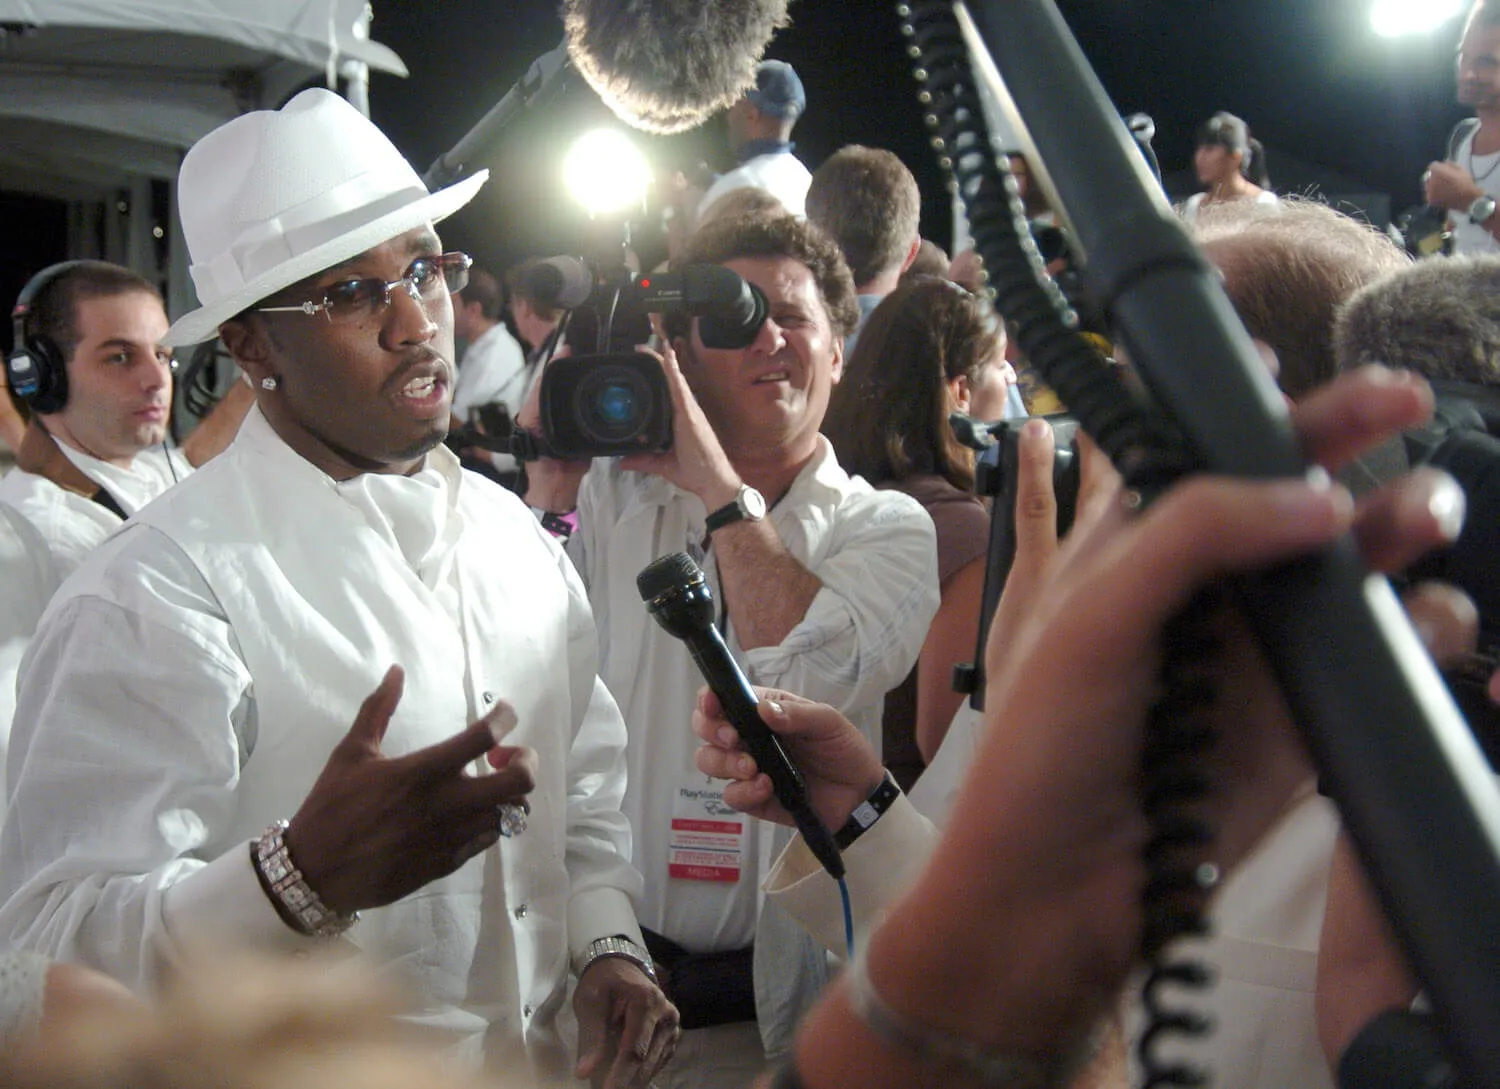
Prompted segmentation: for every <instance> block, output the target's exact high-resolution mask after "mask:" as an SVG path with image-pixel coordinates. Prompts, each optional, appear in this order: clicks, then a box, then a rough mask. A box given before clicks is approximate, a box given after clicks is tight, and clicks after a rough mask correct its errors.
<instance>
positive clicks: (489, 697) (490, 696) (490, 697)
mask: <svg viewBox="0 0 1500 1089" xmlns="http://www.w3.org/2000/svg"><path fill="white" fill-rule="evenodd" d="M480 699H482V700H484V702H485V703H494V702H495V693H493V692H486V693H485V694H484V695H483V696H481V697H480Z"/></svg>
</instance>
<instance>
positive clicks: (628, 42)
mask: <svg viewBox="0 0 1500 1089" xmlns="http://www.w3.org/2000/svg"><path fill="white" fill-rule="evenodd" d="M788 2H789V0H563V5H562V12H563V29H564V30H565V32H566V34H567V45H568V56H569V58H570V59H571V60H572V62H573V65H574V67H575V68H577V69H578V71H579V72H580V73H582V75H583V78H584V79H586V80H587V81H588V84H589V86H590V87H592V88H593V89H594V90H595V91H596V92H598V94H599V97H600V98H602V99H603V100H604V103H605V105H607V106H608V107H609V108H610V109H611V110H613V111H614V112H615V114H616V115H617V116H618V117H619V118H620V119H621V120H622V121H624V122H625V123H626V124H628V125H632V126H634V127H635V128H638V129H645V130H646V131H648V132H658V133H672V132H683V131H686V130H687V129H691V128H696V127H697V126H698V125H701V124H702V123H703V122H705V121H707V120H708V119H709V118H710V117H712V116H713V115H714V114H716V113H718V112H719V111H720V110H723V109H727V108H728V107H730V106H732V105H734V103H735V102H736V101H738V99H739V97H740V95H742V94H743V93H744V92H745V90H746V89H747V88H749V87H751V86H753V85H754V83H755V66H756V64H757V63H759V61H760V58H761V55H762V54H763V53H764V52H765V50H766V45H767V44H768V43H769V42H770V40H771V35H772V34H773V33H775V32H776V30H777V29H778V28H780V27H784V26H786V25H787V12H786V9H787V4H788Z"/></svg>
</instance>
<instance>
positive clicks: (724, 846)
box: [667, 775, 748, 884]
mask: <svg viewBox="0 0 1500 1089" xmlns="http://www.w3.org/2000/svg"><path fill="white" fill-rule="evenodd" d="M747 823H748V818H747V817H746V816H745V815H744V814H743V813H736V812H735V811H734V810H732V809H730V808H729V806H727V805H725V804H724V788H723V786H722V785H715V784H713V783H710V782H708V781H706V780H705V778H704V777H703V776H702V775H695V776H692V778H691V780H690V781H689V782H687V783H684V784H682V785H680V786H679V787H678V788H677V799H676V802H675V803H674V804H673V806H672V835H671V839H670V841H669V842H670V850H669V851H668V855H667V876H668V877H675V878H680V879H682V880H685V881H723V882H729V883H731V884H732V883H734V882H736V881H738V880H739V879H740V870H741V869H742V868H743V866H744V859H745V834H746V825H747Z"/></svg>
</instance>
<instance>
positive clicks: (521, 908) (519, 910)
mask: <svg viewBox="0 0 1500 1089" xmlns="http://www.w3.org/2000/svg"><path fill="white" fill-rule="evenodd" d="M516 918H517V919H524V918H526V905H525V904H517V905H516Z"/></svg>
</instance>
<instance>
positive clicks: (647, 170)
mask: <svg viewBox="0 0 1500 1089" xmlns="http://www.w3.org/2000/svg"><path fill="white" fill-rule="evenodd" d="M563 182H564V184H565V185H567V187H568V192H569V193H571V194H572V196H573V199H574V200H576V201H577V202H578V203H579V204H581V205H583V206H584V208H586V209H587V210H588V212H589V214H590V215H596V216H598V215H610V214H612V213H615V212H623V211H626V210H628V209H630V208H639V207H640V206H641V205H642V204H643V203H644V202H645V199H646V189H647V187H648V186H649V185H650V184H651V167H650V166H649V165H648V164H647V162H646V157H645V156H644V155H642V154H641V152H640V149H639V148H637V147H636V146H635V144H633V143H631V141H630V140H629V138H628V137H626V136H625V134H624V133H622V132H621V131H620V130H619V129H596V130H594V131H593V132H588V133H584V134H583V135H582V136H580V137H579V138H578V139H577V140H575V141H574V142H573V146H572V147H571V148H569V149H568V154H567V155H566V156H565V157H564V158H563Z"/></svg>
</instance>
